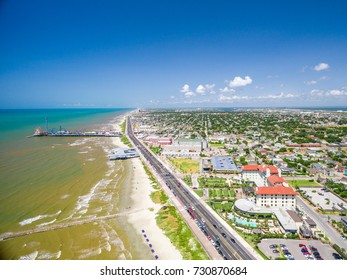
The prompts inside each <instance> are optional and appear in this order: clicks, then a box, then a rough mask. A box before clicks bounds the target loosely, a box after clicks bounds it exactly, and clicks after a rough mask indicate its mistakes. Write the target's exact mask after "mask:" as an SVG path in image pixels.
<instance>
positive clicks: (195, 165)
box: [170, 158, 199, 174]
mask: <svg viewBox="0 0 347 280" xmlns="http://www.w3.org/2000/svg"><path fill="white" fill-rule="evenodd" d="M170 161H171V162H172V164H173V165H174V166H176V167H177V168H178V169H179V170H180V171H181V172H182V173H190V174H191V173H198V172H199V162H198V161H196V160H192V159H190V158H170Z"/></svg>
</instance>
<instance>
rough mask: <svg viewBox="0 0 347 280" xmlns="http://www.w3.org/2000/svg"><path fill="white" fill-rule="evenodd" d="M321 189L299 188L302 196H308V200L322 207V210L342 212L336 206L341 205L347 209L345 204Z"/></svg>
mask: <svg viewBox="0 0 347 280" xmlns="http://www.w3.org/2000/svg"><path fill="white" fill-rule="evenodd" d="M322 189H323V188H321V187H318V188H313V187H310V188H309V187H306V188H300V190H302V191H303V192H306V193H304V195H306V196H307V195H308V196H309V198H310V200H311V201H312V202H313V203H314V204H315V205H316V206H318V205H319V206H320V207H322V208H323V209H324V210H333V207H335V208H336V209H337V210H342V209H341V207H339V206H338V204H340V203H342V204H343V205H344V207H346V208H347V204H346V203H345V202H344V201H343V200H341V199H340V198H338V197H337V196H336V195H334V194H333V193H332V192H330V191H324V190H322Z"/></svg>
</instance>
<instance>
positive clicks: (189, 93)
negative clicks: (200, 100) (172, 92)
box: [184, 91, 196, 97]
mask: <svg viewBox="0 0 347 280" xmlns="http://www.w3.org/2000/svg"><path fill="white" fill-rule="evenodd" d="M195 95H196V94H195V93H194V92H192V91H188V92H185V93H184V96H185V97H191V96H195Z"/></svg>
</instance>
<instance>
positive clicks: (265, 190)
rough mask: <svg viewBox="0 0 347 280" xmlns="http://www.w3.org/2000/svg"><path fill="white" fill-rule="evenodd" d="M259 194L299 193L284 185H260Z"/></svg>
mask: <svg viewBox="0 0 347 280" xmlns="http://www.w3.org/2000/svg"><path fill="white" fill-rule="evenodd" d="M256 193H257V194H284V195H297V194H298V193H297V192H296V191H294V190H293V189H292V188H289V187H285V186H282V185H278V186H274V187H258V188H257V191H256Z"/></svg>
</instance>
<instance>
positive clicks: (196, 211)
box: [127, 116, 256, 260]
mask: <svg viewBox="0 0 347 280" xmlns="http://www.w3.org/2000/svg"><path fill="white" fill-rule="evenodd" d="M127 135H128V137H129V138H130V139H131V141H132V142H133V143H134V145H135V146H136V147H137V149H138V150H139V151H140V152H141V153H142V155H143V156H144V157H145V158H146V160H147V161H148V162H149V163H150V164H151V166H152V167H153V169H154V170H155V171H156V173H157V174H158V175H159V176H160V177H161V179H162V180H163V182H164V183H165V184H166V185H167V186H168V188H169V189H170V190H171V191H172V193H173V194H174V195H175V196H176V198H177V199H178V200H180V202H181V203H182V205H183V206H184V208H185V209H186V210H187V212H188V213H189V214H190V216H191V218H192V219H194V220H195V222H196V223H197V225H198V226H199V227H200V229H201V231H202V232H203V233H204V234H205V235H206V242H209V241H208V237H210V238H211V242H212V241H213V244H214V246H215V249H216V250H217V252H218V253H219V254H220V255H221V256H222V257H223V258H224V259H226V260H254V259H256V258H255V257H254V256H253V255H252V254H251V253H250V252H249V251H248V250H247V249H246V248H245V247H244V246H243V245H242V244H240V243H239V242H238V241H237V240H236V239H235V237H234V236H232V235H231V233H230V232H229V231H228V230H227V229H226V228H225V227H224V226H223V225H222V224H221V223H220V222H219V221H218V220H217V218H216V217H215V216H214V215H212V213H211V212H210V211H209V210H208V209H206V207H205V206H204V205H203V204H202V203H201V202H200V201H199V200H198V199H197V198H196V197H195V196H193V195H192V194H191V193H190V191H189V190H187V189H186V187H185V186H184V185H183V184H181V183H180V182H179V180H178V179H177V178H176V177H175V176H174V175H173V174H172V173H171V172H170V170H168V169H167V168H166V167H165V166H164V165H163V164H162V163H161V162H160V161H159V160H158V159H157V158H156V157H155V156H153V154H152V153H150V152H149V151H148V150H147V148H146V147H145V146H144V145H143V144H142V143H141V142H140V141H139V140H138V139H137V138H136V137H135V136H134V134H133V131H132V125H131V118H130V117H129V116H128V118H127Z"/></svg>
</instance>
